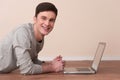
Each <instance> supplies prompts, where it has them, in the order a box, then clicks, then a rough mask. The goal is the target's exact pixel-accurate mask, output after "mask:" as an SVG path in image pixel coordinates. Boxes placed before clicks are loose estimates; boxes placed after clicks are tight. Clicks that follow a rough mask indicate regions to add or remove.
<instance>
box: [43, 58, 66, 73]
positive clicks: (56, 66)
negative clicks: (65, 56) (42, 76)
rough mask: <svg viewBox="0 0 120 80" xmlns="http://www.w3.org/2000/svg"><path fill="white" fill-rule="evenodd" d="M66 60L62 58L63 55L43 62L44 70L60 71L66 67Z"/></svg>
mask: <svg viewBox="0 0 120 80" xmlns="http://www.w3.org/2000/svg"><path fill="white" fill-rule="evenodd" d="M64 65H65V62H64V61H63V60H62V56H57V57H56V58H55V59H53V60H52V61H51V62H49V63H43V65H42V72H43V73H45V72H60V71H63V69H64Z"/></svg>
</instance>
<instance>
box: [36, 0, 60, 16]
mask: <svg viewBox="0 0 120 80" xmlns="http://www.w3.org/2000/svg"><path fill="white" fill-rule="evenodd" d="M43 11H53V12H54V13H55V14H56V16H57V13H58V10H57V8H56V7H55V5H54V4H52V3H50V2H42V3H40V4H38V6H37V7H36V11H35V17H37V15H38V14H39V13H40V12H43Z"/></svg>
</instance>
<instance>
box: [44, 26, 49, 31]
mask: <svg viewBox="0 0 120 80" xmlns="http://www.w3.org/2000/svg"><path fill="white" fill-rule="evenodd" d="M42 28H43V29H44V30H45V31H49V29H50V28H49V27H46V26H42Z"/></svg>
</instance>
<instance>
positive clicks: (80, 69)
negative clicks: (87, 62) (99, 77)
mask: <svg viewBox="0 0 120 80" xmlns="http://www.w3.org/2000/svg"><path fill="white" fill-rule="evenodd" d="M76 69H77V71H90V69H89V68H76Z"/></svg>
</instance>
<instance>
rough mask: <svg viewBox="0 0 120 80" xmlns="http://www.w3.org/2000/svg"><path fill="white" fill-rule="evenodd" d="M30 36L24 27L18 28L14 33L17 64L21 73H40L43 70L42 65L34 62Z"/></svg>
mask: <svg viewBox="0 0 120 80" xmlns="http://www.w3.org/2000/svg"><path fill="white" fill-rule="evenodd" d="M29 36H30V35H29V33H28V32H27V30H26V29H24V28H21V29H19V30H17V31H16V32H15V34H14V40H13V47H14V53H15V55H16V58H17V66H18V67H19V69H20V73H21V74H39V73H41V72H42V67H41V65H39V64H35V63H33V61H32V59H31V56H30V54H29V52H30V50H31V48H30V46H31V44H30V38H29Z"/></svg>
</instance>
